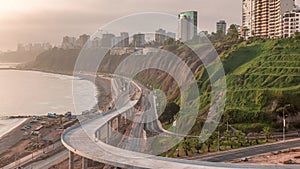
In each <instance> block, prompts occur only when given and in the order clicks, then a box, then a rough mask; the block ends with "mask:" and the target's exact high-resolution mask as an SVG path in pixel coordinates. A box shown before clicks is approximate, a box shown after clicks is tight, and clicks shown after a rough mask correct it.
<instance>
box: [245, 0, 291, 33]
mask: <svg viewBox="0 0 300 169" xmlns="http://www.w3.org/2000/svg"><path fill="white" fill-rule="evenodd" d="M294 6H295V0H243V17H242V18H243V26H242V27H243V35H244V37H245V38H249V37H252V36H255V37H261V38H276V37H282V36H283V15H284V13H285V12H286V11H291V10H293V8H294Z"/></svg>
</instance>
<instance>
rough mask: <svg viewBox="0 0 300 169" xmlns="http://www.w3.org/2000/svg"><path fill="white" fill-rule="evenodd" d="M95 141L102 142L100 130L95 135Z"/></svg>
mask: <svg viewBox="0 0 300 169" xmlns="http://www.w3.org/2000/svg"><path fill="white" fill-rule="evenodd" d="M95 140H100V129H98V130H97V131H96V133H95Z"/></svg>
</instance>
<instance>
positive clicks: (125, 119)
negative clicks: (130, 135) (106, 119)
mask: <svg viewBox="0 0 300 169" xmlns="http://www.w3.org/2000/svg"><path fill="white" fill-rule="evenodd" d="M123 117H124V125H126V124H127V116H126V113H123Z"/></svg>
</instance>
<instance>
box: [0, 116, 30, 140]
mask: <svg viewBox="0 0 300 169" xmlns="http://www.w3.org/2000/svg"><path fill="white" fill-rule="evenodd" d="M28 119H29V118H7V119H0V140H1V139H3V138H4V137H5V136H6V135H8V134H10V133H11V132H13V131H14V130H15V129H16V128H18V127H20V126H22V125H23V124H24V123H25V122H26V121H27V120H28Z"/></svg>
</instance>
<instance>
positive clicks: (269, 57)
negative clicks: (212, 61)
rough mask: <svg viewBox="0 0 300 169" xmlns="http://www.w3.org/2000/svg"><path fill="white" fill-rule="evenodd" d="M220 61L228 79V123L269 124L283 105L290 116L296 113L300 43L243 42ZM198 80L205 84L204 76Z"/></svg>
mask: <svg viewBox="0 0 300 169" xmlns="http://www.w3.org/2000/svg"><path fill="white" fill-rule="evenodd" d="M221 58H222V62H223V66H224V69H225V71H226V77H227V78H226V79H227V101H226V111H225V116H226V115H228V116H229V119H230V120H229V121H230V122H231V123H257V122H259V123H269V124H272V122H275V121H276V118H278V117H277V116H278V113H279V112H277V113H276V109H278V108H280V107H283V106H284V105H286V104H290V105H291V106H290V107H291V108H290V110H289V112H290V114H291V115H296V114H297V112H299V110H300V97H299V96H300V45H299V40H298V41H297V40H296V39H276V40H258V41H255V42H253V43H250V44H247V42H242V43H241V44H239V45H236V46H235V47H233V48H231V49H230V50H228V51H225V52H224V53H222V54H221ZM205 79H206V80H205ZM199 81H205V82H207V81H208V80H207V75H206V74H205V73H202V74H200V77H199ZM203 84H206V83H203ZM202 88H203V86H202ZM204 88H205V87H204ZM228 116H227V117H228ZM272 125H273V126H274V127H276V124H272Z"/></svg>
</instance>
